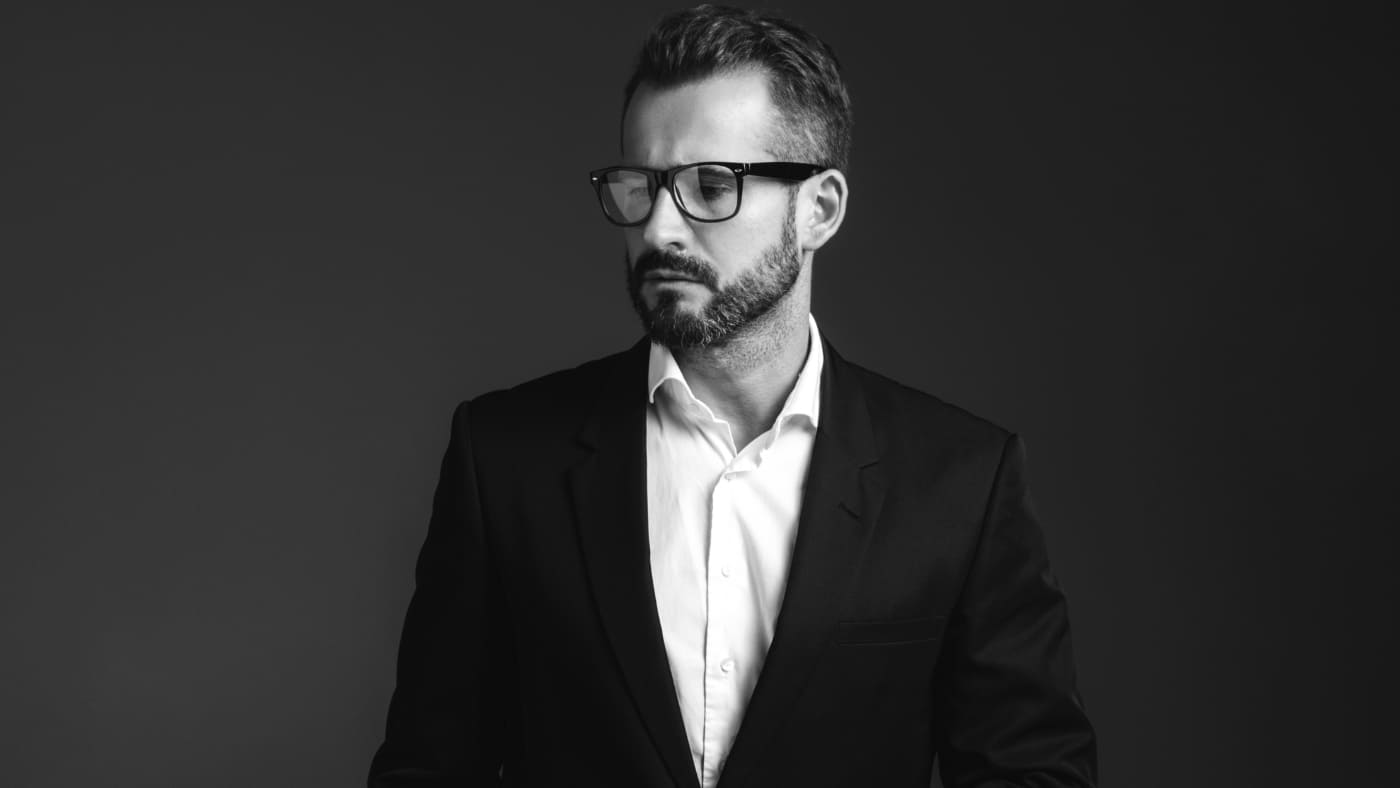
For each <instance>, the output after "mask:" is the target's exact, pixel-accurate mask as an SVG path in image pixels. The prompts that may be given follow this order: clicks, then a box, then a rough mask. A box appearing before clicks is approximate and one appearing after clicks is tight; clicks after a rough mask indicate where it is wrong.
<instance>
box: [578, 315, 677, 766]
mask: <svg viewBox="0 0 1400 788" xmlns="http://www.w3.org/2000/svg"><path fill="white" fill-rule="evenodd" d="M646 371H647V343H646V342H645V341H642V342H640V343H639V344H638V345H637V346H636V347H634V348H633V349H632V350H631V351H630V352H629V353H628V354H627V355H626V357H625V360H624V363H622V364H619V365H618V372H617V374H616V376H615V378H614V379H613V380H611V381H609V382H608V383H606V384H605V385H604V386H603V390H602V391H601V392H600V395H599V397H598V404H597V406H596V407H595V409H594V411H593V413H592V414H591V416H590V417H589V419H588V421H587V422H586V423H585V425H584V427H583V429H582V431H581V432H580V433H579V440H580V442H581V443H582V444H583V445H584V446H585V447H586V448H588V449H590V451H589V453H588V455H587V457H586V458H585V459H584V460H583V461H582V462H581V463H580V464H579V465H578V466H576V467H575V468H574V469H573V470H572V471H571V472H570V485H571V489H572V493H573V499H574V511H575V512H576V515H577V519H578V529H579V541H580V544H581V545H582V549H583V556H584V561H585V563H586V565H587V567H588V578H589V583H590V585H591V586H592V589H593V596H594V600H595V601H596V603H597V607H598V612H599V616H600V617H601V619H602V622H603V627H604V629H605V630H606V631H607V634H608V639H609V641H610V642H611V643H612V647H613V652H614V654H615V655H616V657H617V661H618V664H619V666H620V667H621V670H622V675H623V676H624V678H625V679H626V682H627V685H628V688H629V690H630V691H631V694H632V701H633V703H634V704H635V705H636V708H637V712H638V714H639V715H640V716H641V718H642V720H643V722H644V723H645V725H646V728H647V731H648V732H649V733H650V734H651V740H652V743H653V744H654V745H655V746H656V749H657V751H658V752H659V753H660V754H661V759H662V761H663V762H665V764H666V768H667V770H668V771H669V772H670V773H671V779H672V780H673V782H674V783H675V785H677V786H685V787H686V788H698V783H697V780H696V777H695V766H694V763H693V761H692V760H691V756H690V746H689V744H688V741H687V739H686V734H685V724H684V722H683V721H682V720H681V712H680V706H679V705H678V703H677V700H676V690H675V685H674V684H673V682H672V679H671V671H670V663H669V662H668V660H667V657H666V646H665V643H664V641H663V640H662V636H661V621H660V619H659V617H658V616H657V612H656V594H655V591H654V588H653V585H652V577H651V558H650V546H649V544H648V538H647V482H646V396H645V392H646Z"/></svg>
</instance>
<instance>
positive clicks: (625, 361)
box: [370, 6, 1096, 788]
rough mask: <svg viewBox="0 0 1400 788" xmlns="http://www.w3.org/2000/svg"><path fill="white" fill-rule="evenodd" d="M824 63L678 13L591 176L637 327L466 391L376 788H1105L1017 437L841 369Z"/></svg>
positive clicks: (832, 106) (840, 203) (845, 141)
mask: <svg viewBox="0 0 1400 788" xmlns="http://www.w3.org/2000/svg"><path fill="white" fill-rule="evenodd" d="M849 138H850V102H849V99H848V98H847V95H846V91H845V88H844V86H843V85H842V82H841V78H840V75H839V73H838V70H837V64H836V60H835V58H834V56H833V55H832V54H831V52H830V50H829V49H828V48H826V47H825V45H823V44H822V43H821V42H820V41H818V40H817V39H815V38H814V37H812V36H811V35H810V34H808V33H806V32H805V31H803V30H801V29H799V28H797V27H795V26H793V25H791V24H789V23H786V22H783V21H781V20H778V19H775V18H772V17H769V16H764V15H759V14H756V13H753V12H748V11H739V10H735V9H727V8H715V7H709V6H701V7H699V8H696V9H693V10H690V11H686V12H682V13H679V14H676V15H673V16H671V17H668V18H667V19H665V20H663V21H662V22H661V23H660V25H659V26H658V27H657V28H656V29H655V30H654V31H653V32H652V33H651V35H650V37H649V38H648V39H647V41H646V43H645V44H644V46H643V48H642V52H641V55H640V57H639V60H638V64H637V67H636V71H635V73H634V75H633V77H632V79H631V81H630V82H629V84H628V86H627V90H626V101H625V104H624V110H623V123H622V157H621V164H620V165H619V166H617V167H609V168H605V169H602V170H598V171H595V172H594V173H593V174H592V178H593V183H594V186H595V188H596V189H597V192H598V197H599V201H600V203H601V206H602V208H603V212H604V215H605V216H606V217H607V218H608V219H609V220H610V221H612V222H613V223H614V224H617V225H619V226H621V227H622V230H621V232H622V235H623V238H624V239H625V242H626V261H627V273H628V286H629V290H630V293H631V296H632V301H633V304H634V305H635V307H636V309H637V312H638V314H639V315H640V316H641V318H642V322H643V324H644V326H645V328H646V331H647V334H648V337H649V338H650V340H651V341H650V342H647V341H645V340H644V341H641V342H639V343H638V344H637V345H636V346H634V347H633V348H632V349H630V350H627V351H624V352H622V353H619V354H617V355H614V356H609V357H607V358H603V359H601V360H597V361H594V362H591V363H588V364H584V365H583V366H580V367H578V368H576V369H572V370H568V371H565V372H560V373H556V374H554V375H550V376H548V377H545V378H542V379H539V380H535V381H532V382H529V383H526V384H524V385H521V386H518V387H516V388H514V389H511V390H509V391H501V392H493V393H491V394H487V395H484V396H482V397H479V398H477V399H475V400H472V401H470V402H467V403H463V404H462V405H461V406H459V408H458V410H457V412H456V414H455V417H454V419H453V425H452V436H451V440H450V443H449V445H448V448H447V453H446V457H445V459H444V461H443V466H442V476H441V480H440V482H439V485H438V488H437V493H436V496H435V498H434V505H433V516H432V520H431V523H430V525H429V529H428V536H427V539H426V542H425V543H424V545H423V550H422V553H421V555H420V558H419V562H418V569H417V590H416V592H415V594H414V597H413V601H412V603H411V604H410V606H409V611H408V616H407V620H406V623H405V625H404V632H403V640H402V644H401V648H400V655H399V670H398V686H397V688H396V690H395V693H394V698H393V701H392V703H391V705H390V710H389V721H388V726H387V728H388V729H387V736H386V739H385V742H384V744H383V745H382V747H381V748H380V750H379V752H378V753H377V755H376V756H375V759H374V762H373V765H372V767H371V777H370V784H371V785H374V786H396V785H494V784H505V785H513V786H551V787H553V786H563V785H579V784H583V785H595V784H596V785H610V786H686V787H687V788H695V787H696V786H705V787H706V788H711V787H712V786H716V785H718V786H724V787H725V788H728V786H739V785H746V786H789V785H793V786H865V785H870V786H910V788H915V787H916V786H917V787H919V788H922V787H923V786H927V785H929V783H930V781H931V778H932V770H933V768H934V763H935V755H937V763H938V768H939V770H940V774H941V776H942V779H943V781H944V784H945V785H948V786H950V788H951V786H1037V788H1040V787H1043V786H1089V785H1093V784H1094V781H1095V778H1096V764H1095V739H1094V734H1093V731H1092V729H1091V727H1090V725H1089V722H1088V720H1087V718H1086V716H1085V714H1084V709H1083V706H1082V704H1081V702H1080V699H1079V696H1078V694H1077V691H1076V688H1075V675H1074V667H1073V663H1072V657H1071V648H1070V638H1069V629H1068V621H1067V615H1066V609H1065V600H1064V596H1063V594H1062V593H1061V591H1060V589H1059V587H1058V585H1057V583H1056V581H1055V579H1054V576H1053V575H1052V574H1051V572H1050V569H1049V566H1048V563H1047V559H1046V551H1045V547H1044V540H1043V537H1042V534H1041V531H1040V528H1039V526H1038V525H1037V524H1036V522H1035V520H1034V519H1033V517H1032V514H1031V512H1030V510H1029V508H1028V503H1027V494H1026V487H1025V483H1024V478H1023V475H1022V474H1023V471H1022V464H1023V461H1022V451H1021V444H1020V441H1019V440H1018V439H1017V438H1016V437H1015V436H1013V435H1009V434H1008V433H1006V432H1005V431H1003V430H1001V429H1000V428H998V427H996V426H993V425H991V424H989V423H987V422H985V421H983V420H981V419H978V418H976V417H974V416H971V415H969V414H967V413H966V412H964V411H961V410H958V409H956V408H954V407H952V406H949V405H947V404H944V403H943V402H941V401H939V400H937V399H934V398H932V397H930V396H927V395H925V394H921V393H919V392H915V391H912V390H910V389H907V388H904V387H902V386H900V385H898V384H896V383H893V382H891V381H889V380H887V379H885V378H882V377H879V376H878V375H875V374H874V373H871V372H868V371H866V370H864V369H862V368H860V367H857V366H855V365H853V364H851V363H849V362H847V361H845V360H844V359H842V358H841V357H840V356H839V355H837V353H836V351H835V349H833V348H832V347H831V345H830V344H829V343H826V342H825V341H824V340H823V339H822V338H821V335H820V334H819V332H818V330H817V324H816V322H815V320H814V319H813V318H812V317H811V315H810V312H809V307H810V302H811V288H812V261H813V257H814V255H815V252H816V251H817V250H818V249H820V248H821V247H822V245H823V244H825V243H826V242H827V241H828V240H830V239H831V238H832V237H833V236H834V235H835V234H836V232H837V230H838V229H839V228H840V226H841V222H842V219H843V217H844V215H845V211H846V204H847V183H846V176H845V175H844V174H843V172H842V171H843V170H844V169H845V167H846V156H847V147H848V145H849Z"/></svg>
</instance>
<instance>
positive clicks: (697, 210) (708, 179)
mask: <svg viewBox="0 0 1400 788" xmlns="http://www.w3.org/2000/svg"><path fill="white" fill-rule="evenodd" d="M653 183H654V181H653V180H652V177H651V175H650V174H649V173H647V172H645V171H643V170H612V171H611V172H608V173H606V174H605V175H604V176H603V178H602V184H601V188H600V189H599V194H600V195H601V196H602V198H603V200H602V202H603V210H604V211H605V212H606V213H607V215H608V217H609V218H610V219H612V220H613V221H615V222H619V223H621V224H636V223H638V222H640V221H642V220H643V219H645V218H646V217H647V214H649V213H650V212H651V204H652V201H653V200H655V199H656V195H655V194H654V193H653V191H652V185H653ZM674 189H675V194H676V197H677V199H678V201H679V203H680V208H681V210H682V211H684V212H685V213H686V214H687V215H689V216H690V217H692V218H694V219H699V220H701V221H718V220H720V219H728V218H729V217H731V216H733V215H734V214H735V213H736V212H737V211H738V209H739V177H738V176H737V175H735V174H734V171H733V170H731V169H729V168H728V167H720V166H716V165H713V164H697V165H694V166H692V167H686V168H685V169H683V170H679V171H677V172H676V174H675V180H674Z"/></svg>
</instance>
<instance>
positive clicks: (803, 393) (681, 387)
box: [647, 312, 826, 438]
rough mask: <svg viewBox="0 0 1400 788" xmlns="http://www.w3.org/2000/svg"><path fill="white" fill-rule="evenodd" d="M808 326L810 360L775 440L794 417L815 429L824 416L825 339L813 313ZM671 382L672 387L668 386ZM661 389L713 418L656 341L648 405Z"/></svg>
mask: <svg viewBox="0 0 1400 788" xmlns="http://www.w3.org/2000/svg"><path fill="white" fill-rule="evenodd" d="M807 326H808V328H809V329H810V340H809V342H808V344H807V360H806V361H805V362H803V364H802V370H801V371H800V372H798V373H797V382H796V383H795V384H794V385H793V387H792V391H791V392H790V393H789V394H788V397H787V400H786V401H785V402H784V403H783V408H782V410H780V411H779V412H778V418H777V419H776V420H775V421H774V422H773V424H774V426H775V427H776V429H774V430H773V432H774V435H773V437H774V438H776V437H777V434H778V433H781V432H782V429H783V427H784V426H785V425H786V423H787V422H788V420H790V419H792V418H794V417H799V416H802V417H806V418H807V420H808V421H810V422H811V424H812V426H813V427H814V428H815V427H816V426H817V419H818V417H819V416H820V413H821V379H822V367H823V365H824V364H825V363H826V354H825V353H824V352H823V351H822V336H821V333H820V332H819V331H818V330H817V319H816V318H815V317H813V316H812V314H811V313H810V312H809V313H808V314H807ZM668 382H669V384H670V385H666V384H667V383H668ZM662 386H665V387H666V390H667V392H668V393H670V395H671V396H672V397H673V398H674V399H675V400H676V402H677V403H678V404H682V405H683V406H685V407H686V408H687V409H690V408H698V409H700V410H702V411H703V412H705V413H707V414H709V415H710V416H711V418H713V412H712V411H711V410H710V408H709V406H708V405H706V404H705V403H704V402H701V401H700V400H699V399H698V398H697V397H696V396H695V393H694V392H693V391H691V390H690V384H689V383H687V382H686V380H685V375H684V373H682V372H681V368H680V365H679V364H677V363H676V357H675V356H674V355H673V354H672V353H671V350H670V349H669V348H666V347H663V346H661V345H658V344H656V343H655V342H653V343H652V344H651V354H650V357H649V359H648V361H647V402H650V403H655V402H656V391H657V389H660V388H662Z"/></svg>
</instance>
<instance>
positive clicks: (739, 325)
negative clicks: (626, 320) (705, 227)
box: [627, 206, 802, 350]
mask: <svg viewBox="0 0 1400 788" xmlns="http://www.w3.org/2000/svg"><path fill="white" fill-rule="evenodd" d="M794 207H795V206H794ZM795 217H796V212H795V210H789V213H788V217H787V221H786V222H784V223H783V233H782V237H780V238H779V239H778V242H777V243H775V244H773V245H772V246H770V247H768V248H767V249H764V250H763V252H762V254H760V255H759V260H758V263H757V264H756V265H754V266H753V267H752V268H750V269H749V270H747V271H745V272H744V273H743V274H741V275H740V276H739V277H738V278H737V279H735V280H734V281H733V282H731V283H729V284H728V285H726V286H724V287H720V286H719V274H718V273H717V272H716V271H715V269H714V268H712V267H711V266H710V265H709V264H708V263H705V262H703V261H701V260H699V259H697V258H694V257H691V256H689V255H684V254H681V253H679V252H674V251H671V250H669V249H653V250H651V251H649V252H646V253H645V254H643V255H642V256H641V257H639V258H637V264H636V265H629V266H628V267H627V292H628V294H629V295H630V296H631V297H632V307H633V308H634V309H636V310H637V316H638V317H640V318H641V319H642V327H643V328H644V329H645V330H646V332H647V336H649V337H650V338H651V341H652V342H655V343H656V344H658V345H662V346H664V347H667V348H670V349H672V350H681V349H691V348H702V347H711V346H715V345H722V344H724V343H725V342H726V341H728V340H729V339H730V338H731V337H733V336H734V334H735V333H737V332H738V331H740V330H741V329H743V328H745V327H746V326H749V325H751V324H752V323H753V322H754V321H755V320H757V319H759V318H761V317H763V316H764V315H766V314H768V313H769V312H771V311H772V309H773V307H775V306H777V305H778V303H779V302H780V301H782V300H783V298H785V297H786V296H787V294H788V293H790V292H791V291H792V288H793V286H794V285H795V284H797V278H798V275H799V274H801V273H802V257H801V255H800V254H799V253H798V250H797V232H796V230H795V229H794V228H793V221H794V219H795ZM661 270H668V271H674V272H676V273H678V274H682V275H683V276H687V277H690V278H692V279H694V280H695V281H697V282H699V283H700V284H702V285H704V286H705V287H707V288H708V289H709V290H710V292H711V293H712V295H711V296H710V300H709V301H708V302H707V303H706V304H705V306H704V307H703V308H702V309H701V310H700V311H699V312H698V313H697V312H691V311H688V310H685V309H683V308H682V307H681V305H680V296H679V295H678V294H677V293H675V292H674V291H671V290H668V289H663V290H661V291H660V292H659V293H658V294H657V297H656V304H655V306H648V305H647V303H646V300H645V299H643V298H642V285H643V284H644V282H645V276H646V274H647V273H648V272H651V271H661Z"/></svg>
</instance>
